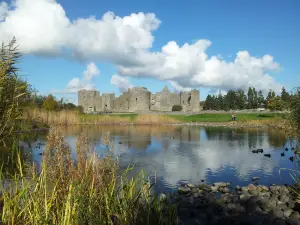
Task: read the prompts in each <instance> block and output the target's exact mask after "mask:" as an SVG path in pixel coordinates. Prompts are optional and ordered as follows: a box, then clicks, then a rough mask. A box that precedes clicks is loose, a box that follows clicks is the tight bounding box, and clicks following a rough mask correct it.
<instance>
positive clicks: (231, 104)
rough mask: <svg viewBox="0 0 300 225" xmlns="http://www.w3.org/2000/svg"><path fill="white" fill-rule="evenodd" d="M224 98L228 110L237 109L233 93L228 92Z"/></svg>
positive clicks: (231, 91)
mask: <svg viewBox="0 0 300 225" xmlns="http://www.w3.org/2000/svg"><path fill="white" fill-rule="evenodd" d="M225 98H226V104H227V107H228V108H229V109H237V97H236V93H235V91H233V90H229V91H228V92H227V94H226V97H225Z"/></svg>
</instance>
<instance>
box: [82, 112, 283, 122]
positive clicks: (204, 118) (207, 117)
mask: <svg viewBox="0 0 300 225" xmlns="http://www.w3.org/2000/svg"><path fill="white" fill-rule="evenodd" d="M236 115H237V121H243V122H244V121H251V120H283V119H285V117H286V115H285V114H281V113H241V114H236ZM138 116H139V115H138V114H129V113H128V114H99V115H86V114H85V115H80V118H81V119H84V120H85V121H93V120H97V119H98V120H99V119H101V117H102V118H103V117H109V118H110V119H113V118H114V117H118V118H124V119H129V120H131V121H133V122H134V121H135V120H136V119H137V117H138ZM151 116H157V117H160V116H161V115H155V114H154V115H151ZM166 116H168V117H170V118H172V119H175V120H178V121H180V122H230V121H231V114H230V113H202V114H196V115H166Z"/></svg>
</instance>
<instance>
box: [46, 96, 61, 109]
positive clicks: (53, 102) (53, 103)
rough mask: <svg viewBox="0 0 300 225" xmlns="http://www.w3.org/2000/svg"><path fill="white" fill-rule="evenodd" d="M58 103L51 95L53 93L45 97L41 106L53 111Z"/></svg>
mask: <svg viewBox="0 0 300 225" xmlns="http://www.w3.org/2000/svg"><path fill="white" fill-rule="evenodd" d="M57 106H58V103H57V101H56V100H55V98H54V97H53V95H48V97H47V98H46V99H45V101H44V103H43V108H44V109H46V110H49V111H53V110H55V109H57Z"/></svg>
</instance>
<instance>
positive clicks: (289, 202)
mask: <svg viewBox="0 0 300 225" xmlns="http://www.w3.org/2000/svg"><path fill="white" fill-rule="evenodd" d="M286 204H287V206H288V207H289V208H291V209H293V208H294V207H295V201H293V200H291V199H290V200H289V201H288V202H287V203H286Z"/></svg>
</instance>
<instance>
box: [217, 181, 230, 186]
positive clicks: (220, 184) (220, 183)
mask: <svg viewBox="0 0 300 225" xmlns="http://www.w3.org/2000/svg"><path fill="white" fill-rule="evenodd" d="M214 185H215V186H217V187H227V186H229V185H230V183H225V182H216V183H214Z"/></svg>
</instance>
